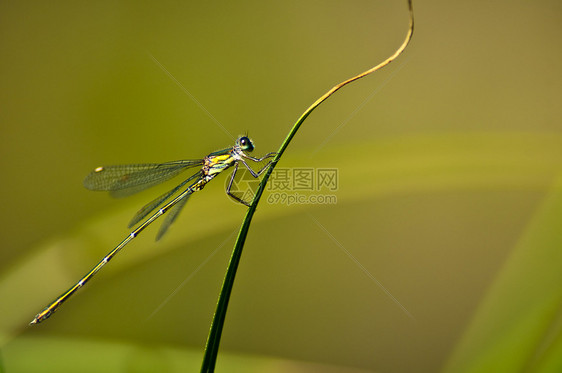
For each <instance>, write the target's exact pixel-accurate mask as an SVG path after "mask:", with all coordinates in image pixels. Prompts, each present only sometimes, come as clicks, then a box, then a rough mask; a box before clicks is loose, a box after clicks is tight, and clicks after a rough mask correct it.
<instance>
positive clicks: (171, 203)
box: [30, 136, 275, 324]
mask: <svg viewBox="0 0 562 373" xmlns="http://www.w3.org/2000/svg"><path fill="white" fill-rule="evenodd" d="M253 150H254V145H253V143H252V141H251V140H250V139H249V138H248V137H245V136H243V137H240V138H238V139H237V140H236V144H235V145H234V146H233V147H232V148H227V149H223V150H219V151H216V152H213V153H211V154H209V155H208V156H206V157H205V158H203V159H201V160H188V161H176V162H168V163H163V164H139V165H128V166H108V167H98V168H96V169H95V170H94V171H93V172H92V173H91V174H90V175H88V177H86V179H85V180H84V185H85V186H86V187H87V188H88V189H92V190H107V191H111V192H112V193H113V194H115V195H127V194H131V193H134V192H138V191H140V190H142V189H145V188H147V187H150V186H153V185H156V184H158V183H160V182H163V181H165V180H168V179H170V178H171V177H174V176H176V175H177V174H178V173H180V172H182V171H184V170H186V169H188V168H191V167H195V166H202V167H201V169H200V170H199V171H198V172H197V173H195V174H194V175H192V176H190V177H189V178H188V179H186V180H185V181H183V182H182V183H181V184H179V185H178V186H176V187H175V188H173V189H172V190H171V191H169V192H167V193H165V194H163V195H162V196H160V197H158V198H156V199H155V200H154V201H152V202H150V203H148V204H147V205H145V206H144V207H143V208H141V209H140V210H139V211H138V212H137V214H136V215H135V217H134V218H133V220H132V221H131V224H130V226H134V225H136V224H137V223H139V222H140V221H142V220H143V219H145V218H146V217H147V216H149V215H150V214H151V213H152V215H150V216H149V217H148V218H146V220H144V221H143V222H142V223H141V224H140V225H138V226H137V227H136V228H135V229H134V230H133V231H131V233H130V234H129V235H128V236H127V237H125V239H123V241H121V243H119V244H118V245H117V246H116V247H115V248H114V249H113V250H111V251H110V252H109V253H108V254H107V255H106V256H105V257H104V258H103V259H102V260H101V261H100V262H99V263H98V264H96V265H95V266H94V267H93V268H92V269H91V270H90V271H89V272H88V273H87V274H86V275H84V277H82V278H81V279H80V280H79V281H78V282H77V283H76V284H74V285H73V286H72V287H71V288H70V289H68V290H67V291H66V292H64V293H63V294H61V295H60V296H59V297H58V298H57V299H55V300H54V301H53V302H52V303H51V304H49V305H48V306H47V307H45V308H44V309H43V310H42V311H41V312H40V313H38V314H37V315H36V316H35V318H34V319H33V320H32V321H31V323H30V324H38V323H40V322H42V321H44V320H46V319H47V318H49V317H50V316H51V315H52V314H53V313H54V312H55V311H56V310H57V309H58V308H59V307H60V306H61V305H62V304H63V303H64V302H65V301H66V300H67V299H68V298H70V296H72V295H73V294H74V293H75V292H76V291H77V290H78V289H80V288H81V287H82V286H84V285H85V284H86V283H87V282H88V281H89V280H90V279H91V278H92V277H93V276H94V275H95V274H96V273H98V272H99V270H101V269H102V268H103V266H105V265H106V264H107V263H108V262H109V261H110V260H111V259H113V257H114V256H115V255H117V253H119V251H121V249H123V247H125V246H126V245H127V244H128V243H129V242H131V241H132V240H133V239H134V238H135V237H137V236H138V235H139V234H140V233H141V232H142V231H143V230H144V229H145V228H146V227H148V226H149V225H150V224H151V223H153V222H154V221H155V220H156V219H158V218H159V217H161V216H162V215H164V214H165V213H166V212H168V211H170V210H173V211H170V213H169V214H168V215H167V219H166V220H165V221H164V223H163V224H162V227H161V228H160V231H159V232H158V235H157V239H159V238H160V237H162V235H163V234H164V233H165V232H166V230H167V228H168V227H169V225H170V224H171V223H172V222H173V221H174V220H175V218H176V217H177V215H178V213H179V212H180V210H181V208H182V207H183V205H184V204H185V203H186V202H187V200H188V198H189V197H190V196H191V194H193V193H194V192H197V191H199V190H201V189H203V188H204V187H205V185H206V184H207V183H208V182H209V181H211V180H212V179H214V178H215V177H216V176H217V175H219V174H220V173H221V172H223V171H224V170H226V169H228V168H230V167H232V166H234V172H233V173H232V176H231V178H230V182H229V184H228V187H227V190H226V192H227V194H228V195H229V196H231V197H232V198H234V199H235V200H237V201H238V202H240V203H243V204H245V205H247V206H249V203H248V202H247V201H244V200H242V199H241V198H239V197H237V196H235V195H234V194H232V193H231V192H230V187H231V186H232V182H233V180H234V177H235V174H236V171H237V170H238V164H239V163H242V164H243V165H244V166H245V167H246V168H247V169H248V170H249V171H250V173H251V174H252V176H253V177H256V178H257V177H259V175H261V173H262V172H263V171H265V170H266V169H267V167H268V166H269V164H270V162H268V163H267V164H266V165H265V166H264V167H263V168H261V169H260V170H259V171H257V172H255V171H253V170H252V169H251V168H250V166H248V164H247V163H246V161H245V160H246V159H248V160H251V161H254V162H261V161H263V160H265V159H267V158H271V157H273V156H274V155H275V153H268V154H267V155H265V156H264V157H262V158H259V159H258V158H253V157H251V156H249V155H248V154H246V153H245V152H251V151H253ZM186 185H187V186H186ZM182 188H184V189H183V190H181V189H182ZM180 190H181V192H180ZM176 193H179V194H177V196H175V197H173V196H174V194H176Z"/></svg>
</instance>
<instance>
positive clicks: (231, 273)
mask: <svg viewBox="0 0 562 373" xmlns="http://www.w3.org/2000/svg"><path fill="white" fill-rule="evenodd" d="M408 10H409V15H410V25H409V28H408V32H407V33H406V37H405V39H404V41H403V42H402V44H401V45H400V47H399V48H398V49H397V50H396V51H395V52H394V53H393V54H392V55H391V56H390V57H388V58H387V59H386V60H384V61H383V62H381V63H379V64H378V65H376V66H374V67H373V68H371V69H369V70H367V71H364V72H362V73H361V74H359V75H356V76H354V77H352V78H350V79H347V80H345V81H343V82H341V83H339V84H337V85H335V86H334V87H332V89H330V90H329V91H328V92H326V93H325V94H324V95H323V96H321V97H320V98H319V99H318V100H316V101H315V102H314V103H313V104H312V105H310V106H309V108H308V109H306V110H305V112H304V113H303V114H302V115H301V117H300V118H299V119H298V120H297V122H296V123H295V124H294V125H293V128H291V131H290V132H289V134H288V135H287V137H285V140H284V141H283V143H282V144H281V147H280V148H279V150H278V152H277V155H276V156H275V157H274V158H273V161H272V162H271V165H270V166H269V168H268V169H267V171H266V173H265V176H264V177H263V179H262V180H261V182H260V185H259V187H258V189H257V191H256V195H255V196H254V200H253V201H252V204H251V206H250V207H249V208H248V212H247V213H246V216H245V217H244V221H243V223H242V227H240V232H239V233H238V238H237V239H236V243H235V244H234V249H233V251H232V255H231V257H230V262H229V264H228V269H227V271H226V275H225V278H224V282H223V286H222V290H221V293H220V296H219V300H218V303H217V309H216V311H215V315H214V318H213V323H212V325H211V330H210V332H209V337H208V339H207V345H206V346H205V356H204V358H203V364H202V366H201V372H202V373H208V372H214V370H215V364H216V360H217V354H218V350H219V344H220V338H221V335H222V329H223V326H224V320H225V317H226V311H227V308H228V301H229V300H230V294H231V292H232V287H233V285H234V278H235V276H236V271H237V269H238V264H239V263H240V258H241V256H242V249H243V248H244V243H245V242H246V237H247V235H248V230H249V229H250V223H251V221H252V217H253V216H254V212H255V211H256V207H257V206H258V203H259V200H260V198H261V196H262V194H263V191H264V190H265V187H266V185H267V181H268V180H269V177H270V176H271V173H272V172H273V170H274V168H275V166H276V165H277V162H279V159H280V158H281V156H282V155H283V153H284V152H285V149H287V147H288V146H289V143H290V142H291V140H292V139H293V137H294V136H295V134H296V133H297V131H298V130H299V127H300V126H301V124H302V123H303V122H304V121H305V119H306V118H307V117H308V116H309V115H310V113H312V111H313V110H314V109H316V108H317V107H318V106H320V104H321V103H323V102H324V101H326V99H328V98H329V97H330V96H331V95H333V94H334V93H335V92H336V91H338V90H339V89H340V88H342V87H344V86H346V85H347V84H349V83H351V82H353V81H355V80H358V79H361V78H363V77H365V76H367V75H369V74H371V73H373V72H375V71H377V70H379V69H381V68H383V67H384V66H386V65H388V64H389V63H391V62H392V61H394V60H395V59H396V57H398V56H399V55H400V54H402V52H403V51H404V49H406V46H407V45H408V44H409V42H410V40H411V39H412V35H413V33H414V10H413V7H412V0H408Z"/></svg>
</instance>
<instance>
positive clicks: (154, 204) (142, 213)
mask: <svg viewBox="0 0 562 373" xmlns="http://www.w3.org/2000/svg"><path fill="white" fill-rule="evenodd" d="M200 177H202V173H201V172H198V173H196V174H194V175H192V176H190V177H189V178H187V179H186V180H184V181H182V182H181V184H179V185H178V186H177V187H175V188H173V189H172V190H170V191H168V192H166V193H164V194H162V195H161V196H159V197H157V198H155V199H154V200H152V201H150V202H149V203H147V204H146V205H144V206H143V207H142V208H141V209H140V210H139V211H137V213H136V214H135V216H133V219H131V221H130V222H129V228H132V227H133V226H135V225H136V224H137V223H139V222H140V221H141V220H143V219H144V218H146V217H147V216H148V215H149V214H150V213H151V212H153V211H154V210H156V209H157V208H158V207H159V206H161V205H162V204H164V202H166V201H167V200H168V199H170V198H171V197H172V196H173V195H174V194H176V193H177V192H178V191H179V190H180V189H181V188H182V187H183V186H185V184H187V183H189V182H190V181H192V180H193V179H198V178H200ZM197 181H198V180H196V182H197ZM170 212H171V211H170ZM170 212H168V214H170Z"/></svg>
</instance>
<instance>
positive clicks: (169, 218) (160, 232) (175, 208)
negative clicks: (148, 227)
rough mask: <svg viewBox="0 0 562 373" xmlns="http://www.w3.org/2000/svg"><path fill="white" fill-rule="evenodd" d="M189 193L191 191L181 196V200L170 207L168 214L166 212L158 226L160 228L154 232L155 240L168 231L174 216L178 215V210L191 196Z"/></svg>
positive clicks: (174, 218)
mask: <svg viewBox="0 0 562 373" xmlns="http://www.w3.org/2000/svg"><path fill="white" fill-rule="evenodd" d="M191 194H192V193H189V194H187V195H186V196H185V197H183V198H182V199H181V201H179V202H178V203H176V204H175V205H174V206H173V207H172V208H171V209H170V211H168V214H166V217H165V218H164V221H163V222H162V225H161V226H160V230H158V233H157V234H156V241H158V240H159V239H161V238H162V236H164V234H165V233H166V232H167V231H168V228H169V227H170V225H172V223H173V222H174V221H175V220H176V218H177V217H178V215H179V213H180V211H181V210H182V208H183V206H185V204H186V203H187V200H188V199H189V197H191Z"/></svg>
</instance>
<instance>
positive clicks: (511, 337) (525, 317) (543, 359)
mask: <svg viewBox="0 0 562 373" xmlns="http://www.w3.org/2000/svg"><path fill="white" fill-rule="evenodd" d="M561 218H562V175H561V177H558V178H557V179H556V180H555V181H554V182H553V185H552V188H551V191H550V192H549V193H548V195H547V196H546V197H545V199H544V201H543V202H542V204H541V205H540V206H539V208H538V209H537V211H536V213H535V215H534V216H533V217H532V218H531V219H530V220H529V223H528V226H527V228H526V229H525V231H524V232H523V235H522V236H521V238H520V239H519V242H518V243H517V245H516V247H515V248H514V250H513V251H512V252H511V254H510V256H509V258H508V260H507V261H506V262H505V264H504V266H503V268H502V269H501V271H500V272H499V273H498V274H497V278H496V279H495V280H494V282H493V283H492V284H491V286H490V288H489V289H488V291H487V293H486V296H485V298H484V299H483V300H482V302H481V303H480V305H479V306H478V310H477V311H476V314H475V315H474V317H473V319H472V320H471V322H470V324H469V325H468V328H467V330H466V331H465V333H464V335H463V337H462V339H461V340H460V342H459V343H458V345H457V346H456V348H455V350H454V352H453V354H452V355H451V358H450V360H449V362H448V363H447V366H446V368H445V370H444V371H445V372H451V373H452V372H467V373H468V372H474V373H477V372H478V373H480V372H552V373H556V372H561V371H562V270H561V263H562V225H561V224H562V220H561Z"/></svg>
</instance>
